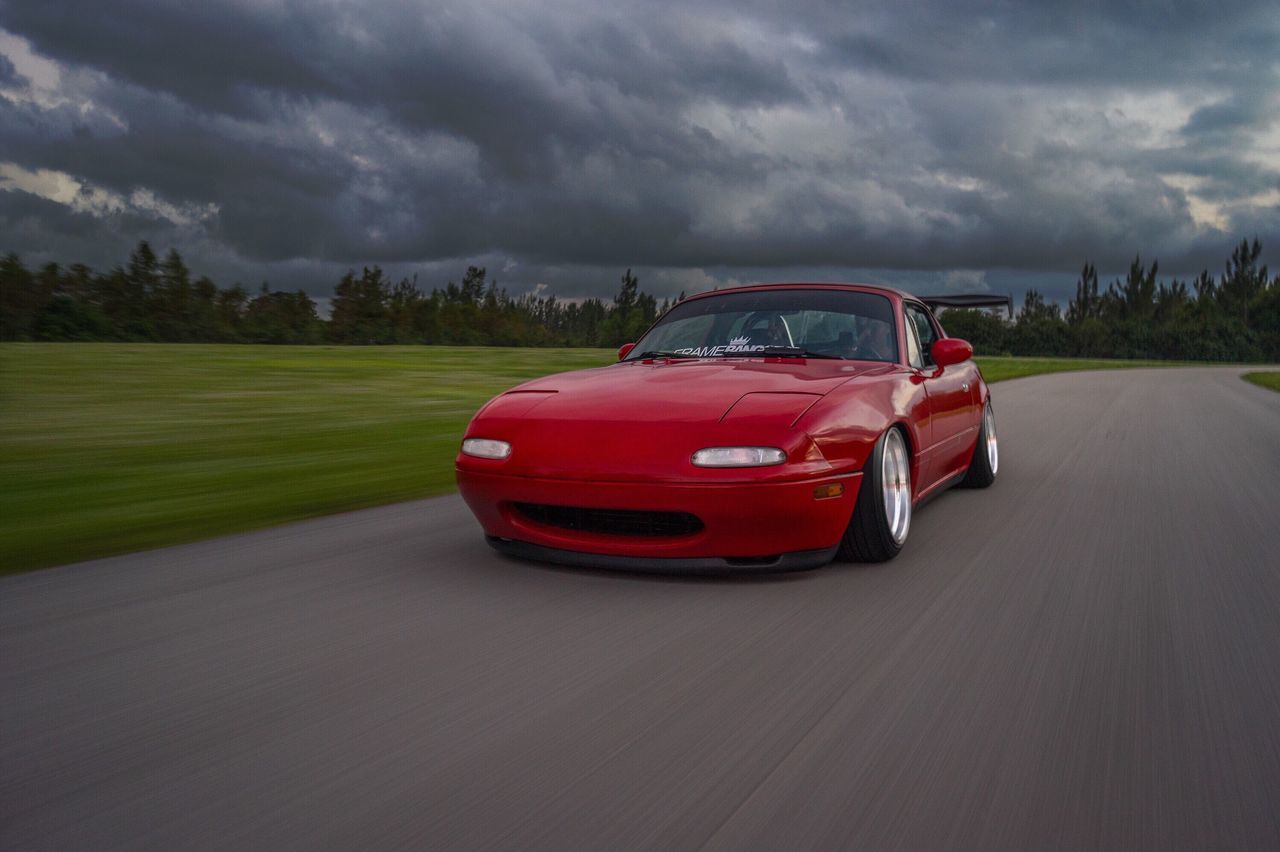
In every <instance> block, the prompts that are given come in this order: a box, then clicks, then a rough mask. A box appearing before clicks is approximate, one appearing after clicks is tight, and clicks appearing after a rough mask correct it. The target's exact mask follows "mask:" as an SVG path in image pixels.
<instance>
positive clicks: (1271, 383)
mask: <svg viewBox="0 0 1280 852" xmlns="http://www.w3.org/2000/svg"><path fill="white" fill-rule="evenodd" d="M1242 378H1243V379H1244V380H1245V381H1246V382H1253V383H1254V384H1255V385H1257V386H1259V387H1263V388H1270V389H1271V390H1273V391H1276V392H1280V370H1278V371H1274V372H1259V373H1245V374H1244V376H1242Z"/></svg>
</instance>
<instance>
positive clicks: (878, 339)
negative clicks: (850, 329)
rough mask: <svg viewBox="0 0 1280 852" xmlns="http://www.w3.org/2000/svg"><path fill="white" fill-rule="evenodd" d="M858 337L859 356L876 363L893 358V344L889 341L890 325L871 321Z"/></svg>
mask: <svg viewBox="0 0 1280 852" xmlns="http://www.w3.org/2000/svg"><path fill="white" fill-rule="evenodd" d="M865 326H866V327H865V328H863V330H862V333H861V334H860V335H858V354H860V355H862V356H863V357H864V358H871V359H873V360H876V361H888V360H890V359H891V358H892V357H893V344H892V343H891V342H890V340H889V323H887V322H882V321H880V320H869V321H868V322H866V323H865Z"/></svg>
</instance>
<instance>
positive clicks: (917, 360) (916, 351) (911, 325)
mask: <svg viewBox="0 0 1280 852" xmlns="http://www.w3.org/2000/svg"><path fill="white" fill-rule="evenodd" d="M906 326H907V363H908V364H910V365H911V366H913V367H915V368H916V369H917V370H922V369H924V359H923V358H922V357H920V338H919V336H918V335H917V334H916V324H915V322H914V321H913V320H912V319H911V317H910V315H908V316H907V322H906Z"/></svg>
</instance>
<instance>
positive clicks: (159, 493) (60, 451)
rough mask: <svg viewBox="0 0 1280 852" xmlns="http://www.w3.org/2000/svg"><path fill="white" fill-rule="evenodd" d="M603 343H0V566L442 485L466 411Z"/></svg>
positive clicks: (602, 358)
mask: <svg viewBox="0 0 1280 852" xmlns="http://www.w3.org/2000/svg"><path fill="white" fill-rule="evenodd" d="M613 357H614V356H613V355H612V353H610V352H608V351H604V350H583V349H572V350H554V349H552V350H521V349H462V348H445V347H427V348H424V347H376V348H366V347H274V346H168V345H129V344H87V343H82V344H5V345H3V346H0V482H3V483H4V484H3V487H2V488H0V571H14V570H23V569H26V568H34V567H39V566H43V565H54V564H58V563H63V562H69V561H73V560H79V559H86V558H90V557H95V556H104V555H108V554H113V553H123V552H128V551H133V550H140V549H144V548H149V547H155V546H159V545H164V544H172V543H175V542H181V541H190V540H193V539H198V538H204V537H208V536H213V535H218V534H221V533H227V532H232V531H237V530H245V529H251V528H254V527H261V526H266V525H269V524H275V523H279V522H281V521H288V520H292V519H296V518H304V517H308V516H313V515H321V514H325V513H328V512H336V511H341V510H344V509H354V508H358V507H362V506H372V505H376V504H379V503H390V502H394V501H398V500H406V499H409V498H413V497H421V496H425V495H429V494H439V493H442V492H445V491H448V490H450V489H452V487H453V457H454V453H455V452H456V450H457V446H458V441H459V439H460V436H461V433H462V430H463V428H464V427H465V426H466V424H467V420H468V419H469V418H470V417H471V415H472V414H474V413H475V410H476V409H477V408H478V407H479V406H480V405H481V404H483V403H484V402H485V400H487V399H488V398H489V397H491V396H493V395H494V394H495V393H498V392H499V391H501V390H504V389H506V388H508V387H511V386H512V385H514V384H517V383H519V382H521V381H524V380H526V379H529V378H533V377H536V376H540V375H543V374H545V373H550V372H556V371H559V370H571V369H577V368H580V367H590V366H597V365H600V364H605V363H608V362H609V361H610V360H611V359H612V358H613Z"/></svg>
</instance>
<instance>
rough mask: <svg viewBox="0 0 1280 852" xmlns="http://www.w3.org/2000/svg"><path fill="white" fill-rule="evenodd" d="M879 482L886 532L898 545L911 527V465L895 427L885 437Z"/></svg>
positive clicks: (900, 436)
mask: <svg viewBox="0 0 1280 852" xmlns="http://www.w3.org/2000/svg"><path fill="white" fill-rule="evenodd" d="M880 482H881V489H882V490H883V492H884V516H885V519H886V520H887V521H888V522H889V535H891V536H892V537H893V541H894V543H895V544H902V543H903V542H904V541H906V540H907V530H908V529H910V528H911V464H910V462H909V461H908V459H907V448H906V446H905V445H904V444H903V443H902V433H900V432H899V431H898V430H897V429H894V430H893V431H892V432H890V433H889V434H888V436H887V437H886V439H885V443H884V458H883V459H882V460H881V463H880Z"/></svg>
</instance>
